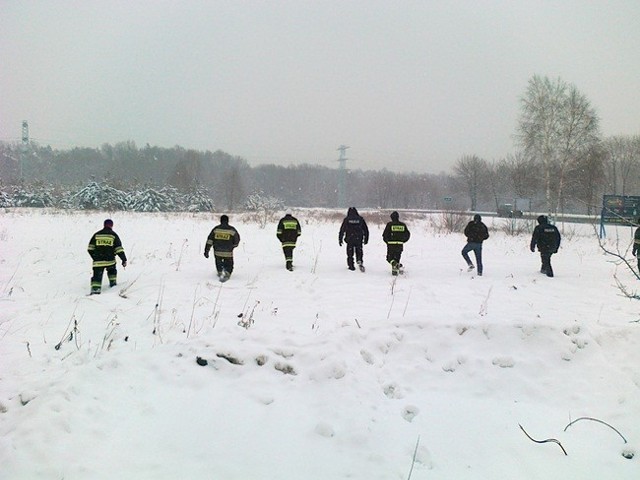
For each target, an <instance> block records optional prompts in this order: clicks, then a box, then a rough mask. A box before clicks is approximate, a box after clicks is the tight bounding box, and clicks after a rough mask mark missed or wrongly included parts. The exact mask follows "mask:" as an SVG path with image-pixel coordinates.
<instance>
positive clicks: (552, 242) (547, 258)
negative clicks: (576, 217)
mask: <svg viewBox="0 0 640 480" xmlns="http://www.w3.org/2000/svg"><path fill="white" fill-rule="evenodd" d="M536 245H537V246H538V251H539V252H540V259H541V260H542V267H541V268H540V273H544V274H546V275H547V277H553V268H551V255H553V254H554V253H557V252H558V248H560V232H559V231H558V229H557V228H556V226H555V225H551V224H550V223H549V219H548V218H547V217H546V215H540V216H539V217H538V225H536V228H535V229H534V230H533V235H532V236H531V245H530V246H529V248H530V249H531V251H532V252H535V251H536Z"/></svg>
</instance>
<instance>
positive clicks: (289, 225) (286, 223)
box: [276, 213, 302, 272]
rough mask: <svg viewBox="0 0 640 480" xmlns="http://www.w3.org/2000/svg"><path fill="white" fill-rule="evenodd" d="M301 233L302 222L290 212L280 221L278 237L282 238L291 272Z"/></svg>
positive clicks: (286, 261)
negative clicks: (295, 249)
mask: <svg viewBox="0 0 640 480" xmlns="http://www.w3.org/2000/svg"><path fill="white" fill-rule="evenodd" d="M301 233H302V229H301V228H300V222H298V219H297V218H296V217H294V216H293V215H291V214H290V213H287V214H286V215H285V216H284V217H282V218H281V219H280V221H279V222H278V228H277V230H276V237H278V240H280V243H281V244H282V252H283V253H284V260H285V267H286V269H287V270H289V271H290V272H292V271H293V249H294V248H296V241H297V240H298V237H299V236H300V234H301Z"/></svg>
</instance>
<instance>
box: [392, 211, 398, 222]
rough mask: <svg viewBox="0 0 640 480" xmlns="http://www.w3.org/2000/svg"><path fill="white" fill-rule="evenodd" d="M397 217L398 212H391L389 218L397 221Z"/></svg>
mask: <svg viewBox="0 0 640 480" xmlns="http://www.w3.org/2000/svg"><path fill="white" fill-rule="evenodd" d="M399 218H400V215H399V214H398V212H391V220H393V221H394V222H397V221H398V219H399Z"/></svg>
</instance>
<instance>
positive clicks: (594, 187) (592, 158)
mask: <svg viewBox="0 0 640 480" xmlns="http://www.w3.org/2000/svg"><path fill="white" fill-rule="evenodd" d="M605 155H606V154H605V152H604V150H603V148H602V147H601V146H599V147H594V148H592V149H591V150H590V151H589V152H588V153H587V154H586V155H584V156H583V157H582V158H581V159H580V160H579V161H578V162H577V163H576V164H575V165H574V168H573V169H572V170H571V172H570V174H569V176H568V177H569V178H570V179H571V181H570V182H569V183H568V185H567V186H568V187H569V188H570V189H571V192H572V195H571V197H572V198H573V199H575V200H577V202H578V203H579V204H580V205H583V206H585V207H586V213H587V215H593V214H595V213H596V212H597V211H598V207H599V204H600V201H599V199H600V196H601V195H602V193H603V189H604V185H605V168H604V159H605Z"/></svg>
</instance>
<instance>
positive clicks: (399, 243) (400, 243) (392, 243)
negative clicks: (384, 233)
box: [387, 242, 404, 245]
mask: <svg viewBox="0 0 640 480" xmlns="http://www.w3.org/2000/svg"><path fill="white" fill-rule="evenodd" d="M387 245H404V242H387Z"/></svg>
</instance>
